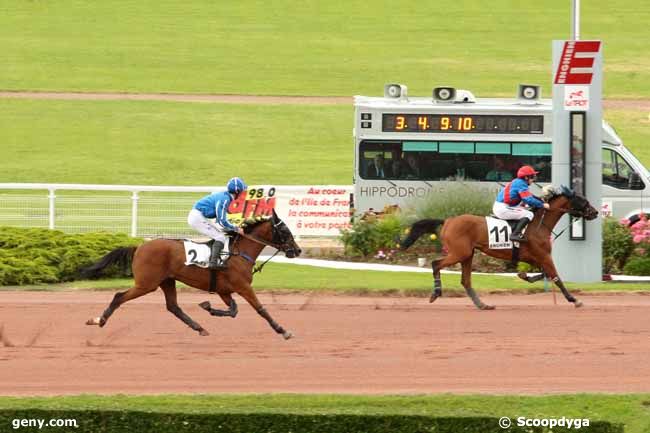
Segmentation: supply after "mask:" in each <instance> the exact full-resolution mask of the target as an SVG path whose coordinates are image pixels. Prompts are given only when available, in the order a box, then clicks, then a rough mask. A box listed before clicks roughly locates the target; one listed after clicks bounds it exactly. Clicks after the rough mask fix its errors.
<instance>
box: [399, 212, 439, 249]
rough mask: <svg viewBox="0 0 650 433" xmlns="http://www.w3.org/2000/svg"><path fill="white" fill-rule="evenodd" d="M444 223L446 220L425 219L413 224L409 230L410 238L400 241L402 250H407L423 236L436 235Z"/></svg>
mask: <svg viewBox="0 0 650 433" xmlns="http://www.w3.org/2000/svg"><path fill="white" fill-rule="evenodd" d="M444 222H445V220H439V219H425V220H420V221H417V222H415V223H413V225H412V226H411V227H410V228H409V229H408V236H406V238H404V239H403V240H402V241H400V243H399V245H400V248H401V249H402V250H405V249H407V248H408V247H410V246H411V245H413V244H414V243H415V241H417V240H418V239H419V238H420V236H422V235H423V234H426V233H435V232H436V230H438V227H440V226H441V225H443V224H444Z"/></svg>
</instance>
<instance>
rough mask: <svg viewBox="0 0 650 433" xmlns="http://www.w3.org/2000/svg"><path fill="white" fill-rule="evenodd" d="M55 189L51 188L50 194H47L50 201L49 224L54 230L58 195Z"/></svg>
mask: <svg viewBox="0 0 650 433" xmlns="http://www.w3.org/2000/svg"><path fill="white" fill-rule="evenodd" d="M54 191H55V190H53V189H50V194H49V195H48V196H47V198H48V200H49V203H50V212H49V224H48V227H49V228H50V230H54V199H56V195H55V194H54Z"/></svg>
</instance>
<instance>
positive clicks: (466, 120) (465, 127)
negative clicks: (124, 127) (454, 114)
mask: <svg viewBox="0 0 650 433" xmlns="http://www.w3.org/2000/svg"><path fill="white" fill-rule="evenodd" d="M472 128H474V123H473V121H472V118H471V117H459V118H458V128H457V129H458V130H459V131H471V130H472Z"/></svg>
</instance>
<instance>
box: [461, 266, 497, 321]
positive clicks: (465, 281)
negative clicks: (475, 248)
mask: <svg viewBox="0 0 650 433" xmlns="http://www.w3.org/2000/svg"><path fill="white" fill-rule="evenodd" d="M473 258H474V256H470V258H468V259H465V260H463V261H462V263H461V266H462V267H463V275H462V277H461V284H462V285H463V287H464V288H465V292H467V296H469V297H470V299H471V300H472V302H474V305H476V308H478V309H479V310H494V306H492V305H487V304H484V303H483V301H481V298H479V297H478V295H477V294H476V291H474V289H473V288H472V259H473Z"/></svg>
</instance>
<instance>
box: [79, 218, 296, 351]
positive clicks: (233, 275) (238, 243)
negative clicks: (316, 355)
mask: <svg viewBox="0 0 650 433" xmlns="http://www.w3.org/2000/svg"><path fill="white" fill-rule="evenodd" d="M244 233H245V234H244V235H235V236H234V237H233V238H232V239H231V240H230V253H231V258H230V259H229V260H228V268H227V269H225V270H223V271H219V272H218V273H217V274H216V292H217V294H218V295H219V296H220V297H221V299H222V300H223V302H224V303H225V304H226V306H228V310H217V309H213V308H211V307H210V303H209V302H207V301H206V302H202V303H201V304H199V305H200V306H201V308H203V309H204V310H207V311H208V312H209V313H210V314H212V315H213V316H228V317H233V318H234V317H235V316H237V304H236V303H235V300H234V299H233V298H232V294H233V293H237V294H239V295H240V296H241V297H243V298H244V299H245V300H246V301H247V302H248V303H249V304H250V305H251V307H253V308H254V309H255V311H257V313H258V314H259V315H260V316H262V317H263V318H265V319H266V320H267V321H268V322H269V324H270V325H271V327H272V328H273V329H274V330H275V332H277V333H278V334H282V336H283V337H284V338H285V339H289V338H291V337H292V334H291V333H290V332H288V331H285V330H284V328H282V326H280V325H278V324H277V323H276V322H275V320H273V318H272V317H271V315H270V314H269V313H268V312H267V311H266V309H265V308H264V307H263V306H262V304H261V303H260V301H259V300H258V299H257V296H256V295H255V292H254V291H253V288H252V286H251V283H252V281H253V266H254V265H255V259H256V258H257V257H258V256H259V254H260V253H261V252H262V250H263V249H264V247H265V246H270V247H273V248H275V249H277V250H279V251H283V252H284V253H285V255H286V256H287V257H289V258H293V257H296V256H299V255H300V253H301V250H300V248H299V247H298V245H297V244H296V242H295V240H294V238H293V235H292V234H291V231H290V230H289V228H288V227H287V225H286V224H285V223H284V222H283V221H282V220H280V219H279V218H278V216H277V215H276V214H275V211H274V212H273V215H272V217H271V218H270V219H267V220H265V221H261V222H257V223H254V224H252V225H248V226H246V227H245V228H244ZM129 262H131V268H132V270H133V279H134V281H135V287H133V288H132V289H129V290H127V291H125V292H119V293H117V294H115V297H114V298H113V301H112V302H111V303H110V305H109V306H108V308H107V309H106V310H105V311H104V313H103V314H102V315H101V316H100V317H96V318H92V319H90V320H88V321H87V322H86V324H87V325H99V326H100V327H102V326H104V325H106V321H107V320H108V319H109V317H111V315H112V314H113V312H114V311H115V310H116V309H117V308H118V307H119V306H120V305H122V304H124V303H125V302H127V301H130V300H131V299H135V298H139V297H140V296H142V295H146V294H147V293H151V292H154V291H156V289H157V288H158V287H160V288H161V289H162V290H163V293H164V294H165V301H166V303H167V310H168V311H169V312H171V313H172V314H174V315H175V316H176V317H178V318H179V319H180V320H182V321H183V323H185V324H187V325H188V326H189V327H190V328H192V329H194V330H195V331H198V333H199V334H200V335H209V333H208V331H206V330H205V329H203V327H202V326H201V325H199V324H198V323H196V322H195V321H193V320H192V319H191V318H190V317H189V316H188V315H187V314H185V312H183V310H181V308H180V307H179V306H178V302H177V300H176V281H177V280H178V281H181V282H183V283H185V284H187V285H189V286H192V287H195V288H197V289H200V290H205V291H208V290H209V288H210V270H208V269H205V268H201V267H198V266H186V265H185V248H184V246H183V241H182V240H171V239H156V240H152V241H150V242H145V243H144V244H142V245H140V246H138V247H131V248H119V249H116V250H114V251H112V252H110V253H108V254H107V255H106V256H104V257H103V258H102V259H101V260H99V261H98V262H97V263H95V264H94V265H92V266H90V267H89V268H87V269H85V270H84V271H83V274H84V275H86V276H89V277H93V276H98V275H99V274H100V273H101V271H102V270H103V269H104V268H106V267H108V266H110V265H112V264H118V265H122V266H126V265H128V263H129Z"/></svg>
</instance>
